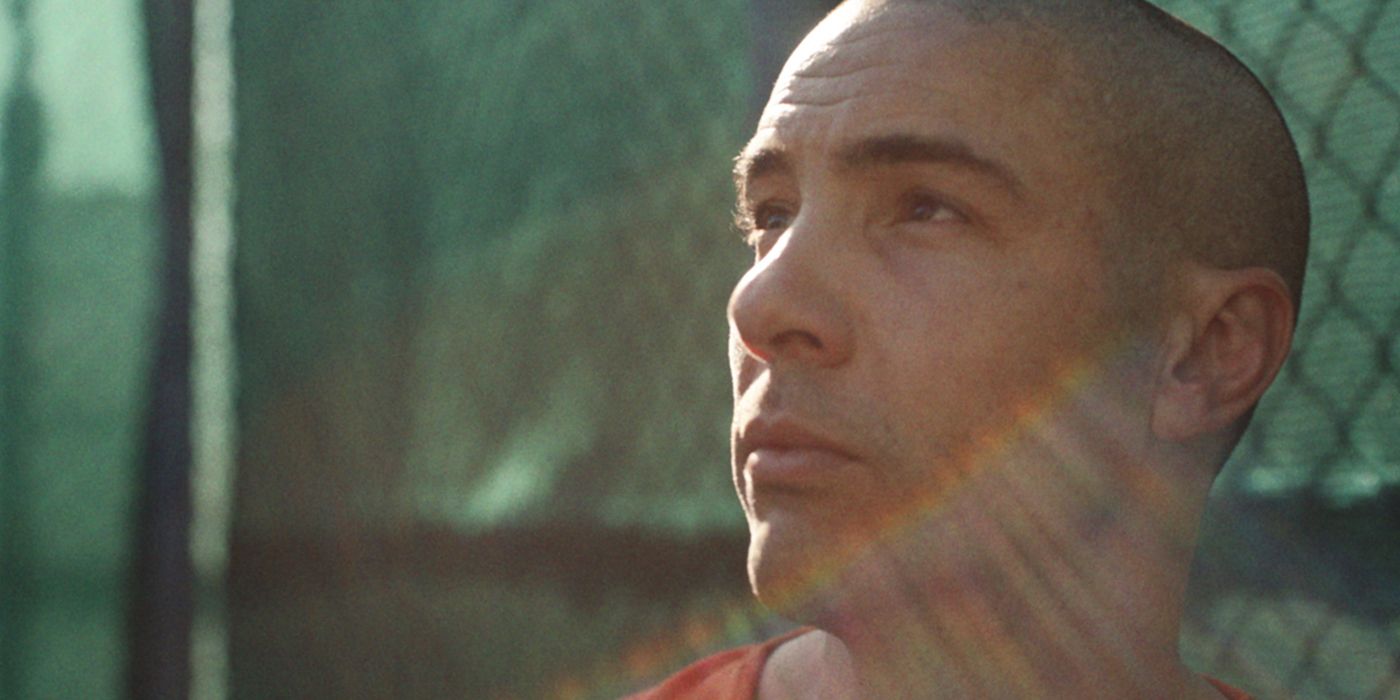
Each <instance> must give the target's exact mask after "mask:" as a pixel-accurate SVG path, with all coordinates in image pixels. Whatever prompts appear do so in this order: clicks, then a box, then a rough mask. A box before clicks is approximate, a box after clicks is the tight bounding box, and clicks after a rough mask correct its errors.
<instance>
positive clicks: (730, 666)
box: [628, 627, 1251, 700]
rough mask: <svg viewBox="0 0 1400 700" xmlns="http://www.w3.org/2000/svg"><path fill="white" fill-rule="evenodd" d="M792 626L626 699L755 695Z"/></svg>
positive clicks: (1238, 699)
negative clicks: (771, 656) (770, 658)
mask: <svg viewBox="0 0 1400 700" xmlns="http://www.w3.org/2000/svg"><path fill="white" fill-rule="evenodd" d="M810 631H811V628H808V627H803V628H800V629H795V630H793V631H791V632H788V633H787V634H784V635H782V636H780V637H774V638H773V639H770V640H768V641H766V642H764V643H762V644H751V645H749V646H746V647H739V648H737V649H730V650H729V651H724V652H720V653H718V654H715V655H714V656H710V657H707V658H704V659H701V660H700V661H697V662H695V663H693V664H691V665H689V666H687V667H685V668H684V669H681V671H680V672H679V673H677V674H676V675H674V676H671V677H670V678H667V679H666V680H665V681H664V682H662V683H661V685H658V686H656V687H654V688H650V689H648V690H644V691H642V692H640V693H637V694H636V695H632V696H630V697H629V698H628V700H748V699H749V698H756V697H758V679H759V677H760V676H762V675H763V664H764V662H766V661H767V660H768V655H769V654H772V653H773V650H774V649H777V648H778V647H779V646H780V645H781V644H782V643H783V642H786V641H788V640H789V639H792V638H793V637H796V636H798V635H801V634H804V633H806V632H810ZM1206 680H1207V681H1210V684H1211V685H1213V686H1215V687H1216V689H1217V690H1219V691H1220V694H1221V695H1224V696H1225V697H1226V698H1227V700H1251V698H1250V696H1249V695H1248V694H1246V693H1245V692H1244V691H1242V690H1240V689H1238V688H1234V687H1231V686H1228V685H1226V684H1224V683H1221V682H1220V681H1218V680H1215V679H1214V678H1206Z"/></svg>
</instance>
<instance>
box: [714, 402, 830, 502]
mask: <svg viewBox="0 0 1400 700" xmlns="http://www.w3.org/2000/svg"><path fill="white" fill-rule="evenodd" d="M735 446H736V452H737V453H738V455H737V456H738V457H739V459H740V463H741V464H742V465H743V471H744V474H745V475H747V477H748V480H749V482H750V484H751V485H752V487H753V488H755V489H771V490H782V491H791V490H803V489H808V488H814V487H817V486H820V485H822V484H823V482H825V481H828V480H830V479H831V478H833V477H834V476H835V475H836V473H837V472H838V471H839V470H840V469H841V468H842V467H843V466H845V465H847V464H849V463H850V462H852V461H854V460H855V459H856V457H855V455H854V454H853V453H852V452H851V450H849V449H848V448H847V447H846V446H845V445H844V444H842V443H841V442H839V441H837V440H834V439H832V438H830V437H827V436H826V435H825V434H823V433H822V432H820V431H818V430H815V429H813V428H809V427H807V426H804V425H803V424H801V423H799V422H797V421H795V420H791V419H766V418H762V417H760V418H755V419H754V420H752V421H749V422H748V423H747V424H745V425H744V426H743V428H742V429H741V430H740V431H739V436H738V440H737V442H736V445H735Z"/></svg>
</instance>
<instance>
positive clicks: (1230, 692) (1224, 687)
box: [1206, 676, 1253, 700]
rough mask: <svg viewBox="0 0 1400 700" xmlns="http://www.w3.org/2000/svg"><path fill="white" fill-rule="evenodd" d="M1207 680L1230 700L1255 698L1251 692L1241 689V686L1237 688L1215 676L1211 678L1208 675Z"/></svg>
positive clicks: (1250, 699)
mask: <svg viewBox="0 0 1400 700" xmlns="http://www.w3.org/2000/svg"><path fill="white" fill-rule="evenodd" d="M1206 680H1207V681H1209V682H1210V684H1211V685H1213V686H1215V689H1216V690H1218V691H1220V694H1221V695H1224V696H1225V697H1226V698H1228V700H1253V698H1251V697H1250V695H1249V693H1246V692H1244V691H1243V690H1240V689H1239V688H1236V687H1234V686H1232V685H1228V684H1226V683H1223V682H1221V681H1218V680H1215V679H1214V678H1211V677H1209V676H1207V677H1206Z"/></svg>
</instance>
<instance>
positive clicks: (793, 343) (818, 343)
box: [773, 329, 823, 352]
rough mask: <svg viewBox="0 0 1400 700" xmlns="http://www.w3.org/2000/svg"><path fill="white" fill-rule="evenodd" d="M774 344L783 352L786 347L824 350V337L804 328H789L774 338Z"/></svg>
mask: <svg viewBox="0 0 1400 700" xmlns="http://www.w3.org/2000/svg"><path fill="white" fill-rule="evenodd" d="M773 346H774V347H775V348H777V349H778V351H779V352H782V351H783V350H785V349H798V348H802V349H807V350H822V349H823V345H822V339H821V338H819V337H817V336H816V335H815V334H813V333H810V332H808V331H803V330H796V329H793V330H788V331H784V332H782V333H779V334H778V335H777V336H776V337H774V338H773Z"/></svg>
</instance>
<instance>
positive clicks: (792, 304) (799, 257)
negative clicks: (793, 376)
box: [729, 217, 854, 367]
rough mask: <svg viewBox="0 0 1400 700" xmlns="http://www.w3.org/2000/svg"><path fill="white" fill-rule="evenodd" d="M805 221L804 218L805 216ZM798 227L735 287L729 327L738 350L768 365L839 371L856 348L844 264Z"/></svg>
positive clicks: (778, 243)
mask: <svg viewBox="0 0 1400 700" xmlns="http://www.w3.org/2000/svg"><path fill="white" fill-rule="evenodd" d="M799 220H800V217H799ZM796 226H797V222H794V227H793V228H791V229H789V230H788V231H787V232H785V233H784V234H783V236H782V238H781V239H780V240H779V241H778V242H777V243H776V244H775V245H774V246H773V248H772V249H771V250H769V251H768V252H767V254H765V255H764V256H763V258H762V259H761V260H759V261H758V262H757V263H756V264H755V265H754V266H753V267H752V268H750V269H749V271H748V272H747V273H745V274H744V276H743V277H742V278H741V279H740V280H739V283H738V284H737V285H736V286H735V287H734V292H733V294H731V295H730V297H729V325H730V329H731V333H732V334H733V335H734V336H735V338H736V339H737V341H738V345H740V346H741V347H736V348H735V350H736V351H739V350H742V352H743V353H744V354H746V355H748V356H750V357H752V358H755V359H757V360H759V361H761V362H764V363H767V364H770V365H772V364H784V363H793V364H802V365H809V366H816V367H835V366H838V365H840V364H842V363H844V362H846V361H847V360H848V359H849V358H850V356H851V351H852V350H853V345H854V337H853V334H852V329H851V323H850V317H849V309H848V300H846V299H844V298H843V293H842V289H843V287H845V286H846V285H845V284H844V282H845V280H844V279H843V278H842V277H841V274H842V271H841V269H840V268H841V265H842V263H841V261H840V260H839V259H838V257H837V255H836V252H835V251H834V250H833V249H832V248H830V247H829V246H826V247H824V242H823V241H822V240H821V239H819V238H817V237H815V236H811V235H808V234H809V233H810V232H806V233H804V232H801V231H799V230H798V229H797V228H796Z"/></svg>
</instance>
